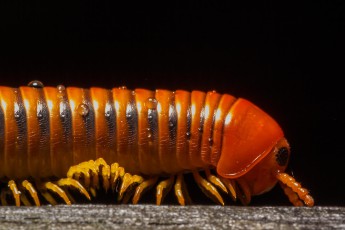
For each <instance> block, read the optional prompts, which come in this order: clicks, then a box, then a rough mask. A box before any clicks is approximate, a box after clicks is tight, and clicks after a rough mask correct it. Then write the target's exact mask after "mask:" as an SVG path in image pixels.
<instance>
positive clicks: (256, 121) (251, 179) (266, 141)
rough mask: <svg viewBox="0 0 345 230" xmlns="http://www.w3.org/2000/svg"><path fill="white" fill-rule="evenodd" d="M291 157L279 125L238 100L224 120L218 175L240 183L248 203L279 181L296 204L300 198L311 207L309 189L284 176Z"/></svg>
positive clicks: (253, 107)
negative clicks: (252, 197)
mask: <svg viewBox="0 0 345 230" xmlns="http://www.w3.org/2000/svg"><path fill="white" fill-rule="evenodd" d="M289 157H290V147H289V144H288V142H287V140H286V139H285V138H284V134H283V131H282V130H281V128H280V126H279V125H278V124H277V122H276V121H275V120H274V119H273V118H271V117H270V116H269V115H268V114H267V113H265V112H264V111H262V110H261V109H259V108H258V107H257V106H255V105H254V104H252V103H251V102H249V101H247V100H244V99H239V100H237V101H236V102H235V104H234V105H233V106H232V108H231V109H230V111H229V113H228V114H227V116H226V118H225V124H224V130H223V143H222V152H221V156H220V159H219V161H218V163H217V173H218V174H219V175H220V176H222V177H225V178H230V179H235V180H236V181H237V182H238V184H239V185H240V187H241V189H242V192H243V193H244V195H245V196H246V198H245V201H244V202H245V203H249V201H250V196H253V195H259V194H262V193H264V192H267V191H269V190H270V189H272V188H273V187H274V186H275V184H276V183H277V182H278V181H280V182H281V185H282V187H283V189H284V192H285V193H286V195H287V196H288V197H289V199H290V201H291V202H292V203H293V204H294V205H301V204H302V203H301V201H300V200H299V199H301V200H303V201H304V203H305V204H306V205H308V206H312V205H313V204H314V202H313V200H312V198H311V196H310V195H308V192H307V190H306V189H303V188H301V185H300V184H299V183H297V182H296V181H295V180H294V179H293V178H292V177H291V176H289V175H288V174H285V173H283V172H284V171H285V169H286V167H287V163H288V160H289ZM297 196H298V197H297Z"/></svg>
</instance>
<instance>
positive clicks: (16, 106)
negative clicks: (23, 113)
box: [14, 103, 20, 118]
mask: <svg viewBox="0 0 345 230" xmlns="http://www.w3.org/2000/svg"><path fill="white" fill-rule="evenodd" d="M14 117H15V118H19V117H20V108H19V104H18V103H14Z"/></svg>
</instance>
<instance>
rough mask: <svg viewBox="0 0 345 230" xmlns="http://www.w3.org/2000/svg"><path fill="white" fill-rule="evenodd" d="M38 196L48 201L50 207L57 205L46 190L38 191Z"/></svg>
mask: <svg viewBox="0 0 345 230" xmlns="http://www.w3.org/2000/svg"><path fill="white" fill-rule="evenodd" d="M40 194H41V195H42V196H43V197H44V199H46V200H47V201H48V203H49V204H51V205H57V202H56V200H55V199H54V198H53V197H52V195H50V193H49V192H48V191H47V190H46V189H40Z"/></svg>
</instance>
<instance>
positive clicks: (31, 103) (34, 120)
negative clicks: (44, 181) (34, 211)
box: [20, 86, 52, 178]
mask: <svg viewBox="0 0 345 230" xmlns="http://www.w3.org/2000/svg"><path fill="white" fill-rule="evenodd" d="M20 92H21V94H22V97H23V102H24V107H25V110H26V115H27V127H28V130H27V131H28V135H27V138H28V168H29V173H30V175H31V176H32V177H34V178H46V177H47V176H50V175H51V174H52V173H51V165H50V163H51V161H50V131H49V127H50V124H49V110H48V107H47V104H46V101H45V98H44V94H43V91H42V89H41V88H35V87H27V86H24V87H20Z"/></svg>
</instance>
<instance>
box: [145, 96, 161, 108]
mask: <svg viewBox="0 0 345 230" xmlns="http://www.w3.org/2000/svg"><path fill="white" fill-rule="evenodd" d="M157 103H158V102H157V100H156V98H153V97H149V98H147V99H146V101H145V107H146V108H147V109H152V110H155V109H157Z"/></svg>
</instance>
